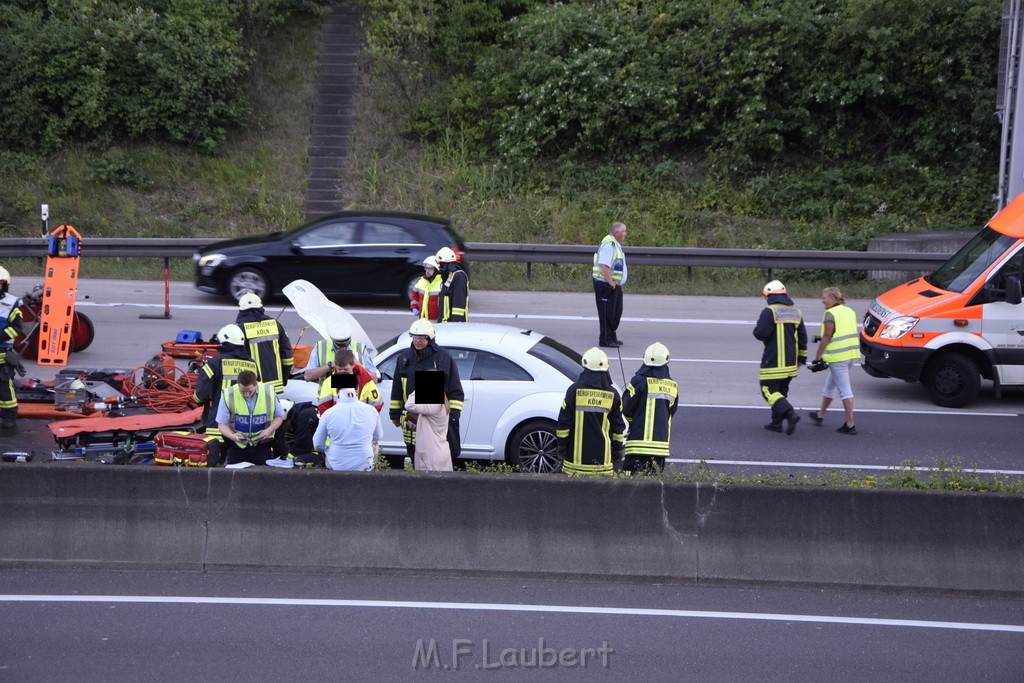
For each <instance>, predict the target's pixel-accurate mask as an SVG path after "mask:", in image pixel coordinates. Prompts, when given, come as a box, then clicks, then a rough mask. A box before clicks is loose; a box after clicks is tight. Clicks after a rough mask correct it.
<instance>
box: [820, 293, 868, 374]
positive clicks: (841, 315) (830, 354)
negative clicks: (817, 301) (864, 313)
mask: <svg viewBox="0 0 1024 683" xmlns="http://www.w3.org/2000/svg"><path fill="white" fill-rule="evenodd" d="M828 314H831V315H832V321H833V322H834V323H835V326H836V329H835V332H833V333H832V340H831V341H830V342H829V343H828V346H826V347H825V351H824V352H823V353H822V354H821V359H822V360H823V361H825V362H826V363H838V362H839V361H843V360H856V359H858V358H860V335H859V334H858V333H857V314H856V313H854V312H853V309H852V308H850V307H849V306H844V305H842V304H840V305H838V306H833V307H832V308H830V309H828V310H827V311H826V312H825V315H826V316H827V315H828ZM824 321H825V318H824V317H823V318H822V322H823V323H824Z"/></svg>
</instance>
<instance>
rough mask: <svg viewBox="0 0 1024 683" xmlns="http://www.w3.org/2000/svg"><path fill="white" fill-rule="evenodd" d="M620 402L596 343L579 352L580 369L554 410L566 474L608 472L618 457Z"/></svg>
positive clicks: (622, 425) (623, 423)
mask: <svg viewBox="0 0 1024 683" xmlns="http://www.w3.org/2000/svg"><path fill="white" fill-rule="evenodd" d="M625 431H626V421H625V420H624V419H623V418H622V401H621V400H620V399H619V394H618V392H617V391H615V388H614V387H613V386H612V380H611V377H609V376H608V356H607V355H605V352H604V351H602V350H601V349H599V348H597V347H596V346H595V347H594V348H592V349H590V350H589V351H587V352H586V353H585V354H583V372H581V373H580V377H579V379H578V380H577V381H576V382H574V383H573V384H572V385H571V386H570V387H569V388H568V389H567V390H566V392H565V398H564V399H563V400H562V408H561V410H560V411H559V413H558V426H557V428H556V429H555V436H556V437H557V438H558V450H559V452H561V453H562V454H564V455H563V460H562V471H563V472H565V473H566V474H611V473H612V472H613V470H614V465H615V462H616V461H617V460H619V459H621V458H622V450H623V448H622V446H623V433H624V432H625Z"/></svg>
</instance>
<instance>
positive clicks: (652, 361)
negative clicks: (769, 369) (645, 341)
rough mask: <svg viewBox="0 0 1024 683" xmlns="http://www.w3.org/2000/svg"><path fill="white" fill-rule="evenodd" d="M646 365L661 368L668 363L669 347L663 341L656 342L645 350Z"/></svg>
mask: <svg viewBox="0 0 1024 683" xmlns="http://www.w3.org/2000/svg"><path fill="white" fill-rule="evenodd" d="M644 365H650V366H652V367H655V368H660V367H661V366H663V365H668V348H667V347H666V346H665V345H664V344H662V343H661V342H654V343H653V344H651V345H650V346H648V347H647V349H646V350H645V351H644Z"/></svg>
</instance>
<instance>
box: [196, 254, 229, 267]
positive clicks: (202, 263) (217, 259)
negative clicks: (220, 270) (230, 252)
mask: <svg viewBox="0 0 1024 683" xmlns="http://www.w3.org/2000/svg"><path fill="white" fill-rule="evenodd" d="M226 258H227V256H225V255H224V254H207V255H206V256H201V257H199V259H198V261H199V267H200V268H216V267H217V266H219V265H220V264H221V262H222V261H223V260H224V259H226Z"/></svg>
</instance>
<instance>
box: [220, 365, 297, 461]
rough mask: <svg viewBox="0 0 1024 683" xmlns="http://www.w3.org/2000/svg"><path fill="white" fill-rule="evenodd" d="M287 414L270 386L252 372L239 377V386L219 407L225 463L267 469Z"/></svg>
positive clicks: (237, 385)
mask: <svg viewBox="0 0 1024 683" xmlns="http://www.w3.org/2000/svg"><path fill="white" fill-rule="evenodd" d="M286 414H287V411H285V409H284V405H283V404H281V403H280V402H279V401H278V400H277V394H276V393H275V392H274V388H273V387H272V386H271V385H270V384H267V383H265V382H260V381H258V380H257V379H256V373H255V372H253V371H252V370H243V371H242V372H240V373H238V384H235V385H234V386H231V387H228V389H227V391H225V392H224V394H223V395H222V396H221V398H220V404H219V405H218V407H217V427H218V428H219V429H220V433H221V434H222V435H223V436H224V442H225V443H226V444H227V446H228V447H227V452H226V453H225V462H226V463H227V464H228V465H237V464H239V463H242V462H249V463H252V464H253V465H266V464H267V460H269V459H270V456H271V455H273V451H272V447H273V439H274V434H275V433H276V432H277V429H278V428H279V427H280V426H281V423H282V422H283V421H284V417H285V415H286Z"/></svg>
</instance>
